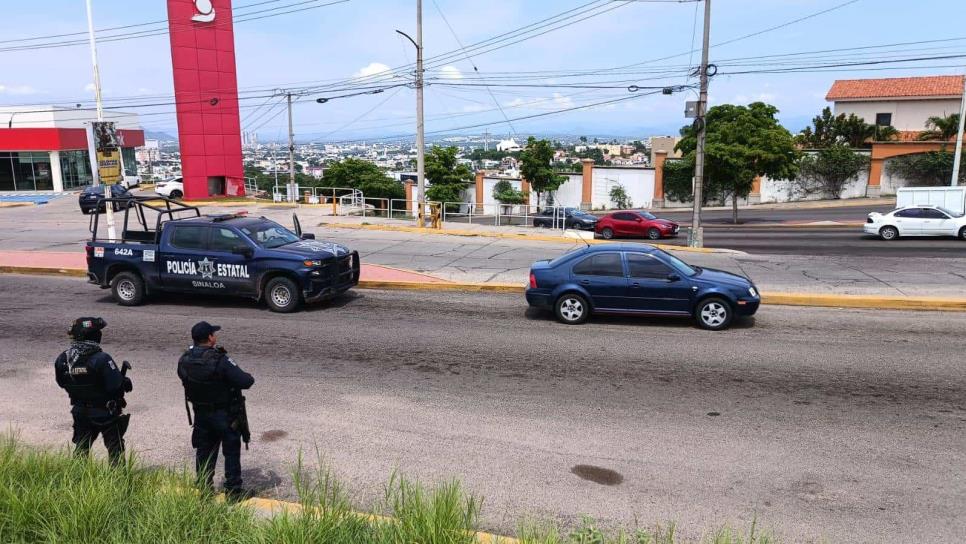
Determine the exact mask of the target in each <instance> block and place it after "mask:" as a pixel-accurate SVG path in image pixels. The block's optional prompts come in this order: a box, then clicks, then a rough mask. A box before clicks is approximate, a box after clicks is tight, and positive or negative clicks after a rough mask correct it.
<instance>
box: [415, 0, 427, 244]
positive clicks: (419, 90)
mask: <svg viewBox="0 0 966 544" xmlns="http://www.w3.org/2000/svg"><path fill="white" fill-rule="evenodd" d="M425 131H426V127H425V125H424V124H423V0H416V194H417V195H418V196H417V197H416V199H417V200H418V201H419V213H418V214H417V218H418V219H417V223H418V224H419V226H420V227H425V226H426V221H425V219H426V218H425V217H424V216H425V213H426V134H425Z"/></svg>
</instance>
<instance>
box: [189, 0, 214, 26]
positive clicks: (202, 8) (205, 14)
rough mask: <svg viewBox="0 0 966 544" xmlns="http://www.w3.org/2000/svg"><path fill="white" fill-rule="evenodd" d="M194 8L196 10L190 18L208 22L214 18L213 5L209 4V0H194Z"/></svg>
mask: <svg viewBox="0 0 966 544" xmlns="http://www.w3.org/2000/svg"><path fill="white" fill-rule="evenodd" d="M195 9H196V10H198V13H196V14H195V15H194V16H193V17H192V18H191V20H192V21H196V22H199V23H210V22H212V21H214V20H215V7H214V6H212V5H211V0H195Z"/></svg>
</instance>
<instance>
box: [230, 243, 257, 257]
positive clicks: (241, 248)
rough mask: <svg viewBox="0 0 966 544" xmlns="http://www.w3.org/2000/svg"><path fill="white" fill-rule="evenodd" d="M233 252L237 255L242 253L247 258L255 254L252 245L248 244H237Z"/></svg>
mask: <svg viewBox="0 0 966 544" xmlns="http://www.w3.org/2000/svg"><path fill="white" fill-rule="evenodd" d="M231 252H232V253H234V254H235V255H242V256H244V257H245V258H246V259H250V258H251V257H252V255H254V254H255V252H254V251H253V250H252V248H250V247H248V246H246V245H244V244H241V245H237V246H235V247H233V248H232V250H231Z"/></svg>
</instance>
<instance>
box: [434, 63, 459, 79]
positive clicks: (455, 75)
mask: <svg viewBox="0 0 966 544" xmlns="http://www.w3.org/2000/svg"><path fill="white" fill-rule="evenodd" d="M439 72H440V77H441V78H442V79H463V72H460V69H459V68H457V67H455V66H449V65H446V66H443V67H442V68H440V69H439Z"/></svg>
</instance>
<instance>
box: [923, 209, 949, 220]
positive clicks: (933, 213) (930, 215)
mask: <svg viewBox="0 0 966 544" xmlns="http://www.w3.org/2000/svg"><path fill="white" fill-rule="evenodd" d="M920 213H921V214H922V215H921V216H922V218H923V219H949V217H947V216H946V214H944V213H943V212H941V211H939V210H934V209H932V208H921V209H920Z"/></svg>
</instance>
